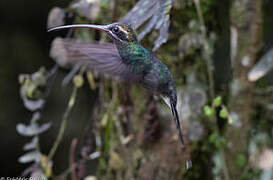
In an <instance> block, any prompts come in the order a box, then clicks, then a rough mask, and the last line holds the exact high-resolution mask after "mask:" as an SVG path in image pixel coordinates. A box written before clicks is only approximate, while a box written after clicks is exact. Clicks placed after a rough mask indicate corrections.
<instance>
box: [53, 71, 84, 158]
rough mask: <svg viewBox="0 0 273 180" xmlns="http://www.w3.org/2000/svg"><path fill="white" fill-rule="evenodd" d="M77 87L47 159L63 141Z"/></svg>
mask: <svg viewBox="0 0 273 180" xmlns="http://www.w3.org/2000/svg"><path fill="white" fill-rule="evenodd" d="M84 70H85V68H84V67H83V68H81V71H80V75H82V74H83V72H84ZM78 88H79V87H77V86H75V85H74V88H73V92H72V94H71V96H70V98H69V101H68V106H67V108H66V111H65V113H64V115H63V120H62V123H61V127H60V130H59V133H58V136H57V139H56V141H55V142H54V145H53V146H52V148H51V149H50V151H49V154H48V158H49V159H52V158H53V156H54V154H55V152H56V150H57V148H58V146H59V144H60V142H61V141H62V139H63V136H64V130H65V128H66V123H67V119H68V116H69V113H70V111H71V109H72V107H73V106H74V104H75V100H76V96H77V90H78Z"/></svg>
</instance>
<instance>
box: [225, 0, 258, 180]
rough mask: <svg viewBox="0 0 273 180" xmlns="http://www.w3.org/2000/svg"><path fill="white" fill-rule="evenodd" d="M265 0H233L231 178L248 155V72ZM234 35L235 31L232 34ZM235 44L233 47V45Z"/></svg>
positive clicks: (255, 53)
mask: <svg viewBox="0 0 273 180" xmlns="http://www.w3.org/2000/svg"><path fill="white" fill-rule="evenodd" d="M261 8H262V0H256V1H253V0H244V1H242V0H241V1H237V0H233V1H232V6H231V24H232V28H234V29H233V30H234V33H235V34H236V33H237V37H238V39H237V42H238V44H237V46H236V47H235V48H236V49H233V52H237V53H236V55H235V57H234V62H233V81H232V84H231V93H230V99H229V110H230V113H231V116H232V117H233V124H234V125H232V126H228V128H227V131H226V138H227V139H228V145H230V146H229V149H228V150H227V165H228V169H229V174H230V176H231V179H238V178H240V177H241V175H242V172H243V170H244V168H245V165H246V164H245V163H244V161H245V160H244V159H247V150H248V137H249V134H250V131H251V115H252V112H253V111H254V110H253V106H252V105H253V83H252V82H250V81H248V79H247V73H248V71H249V70H250V68H251V67H252V66H253V63H254V62H255V60H256V59H257V56H258V52H259V47H260V46H259V45H260V43H261V42H260V41H261V39H262V38H261V29H260V28H261V27H262V26H261V22H262V15H261ZM233 35H234V34H233ZM233 48H234V47H233Z"/></svg>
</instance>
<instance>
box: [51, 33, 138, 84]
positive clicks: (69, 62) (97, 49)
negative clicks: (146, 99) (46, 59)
mask: <svg viewBox="0 0 273 180" xmlns="http://www.w3.org/2000/svg"><path fill="white" fill-rule="evenodd" d="M50 56H51V57H52V58H53V59H55V60H56V62H57V63H58V64H59V65H61V66H75V65H80V66H85V67H86V68H87V69H89V70H92V71H95V72H98V73H100V74H104V75H105V74H107V75H109V76H110V77H111V78H114V79H119V80H126V81H131V82H135V83H136V82H138V80H139V79H140V76H138V75H136V74H133V73H132V72H130V68H129V67H128V65H126V64H125V63H123V61H122V59H121V57H120V55H119V53H118V50H117V49H116V47H115V45H114V44H110V43H104V44H99V43H97V42H95V43H85V42H81V41H79V40H74V39H62V38H56V39H55V40H54V41H53V43H52V46H51V50H50Z"/></svg>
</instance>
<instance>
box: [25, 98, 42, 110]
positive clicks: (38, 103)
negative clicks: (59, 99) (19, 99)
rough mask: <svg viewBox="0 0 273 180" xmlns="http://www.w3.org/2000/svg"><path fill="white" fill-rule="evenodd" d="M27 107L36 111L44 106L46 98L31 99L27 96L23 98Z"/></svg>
mask: <svg viewBox="0 0 273 180" xmlns="http://www.w3.org/2000/svg"><path fill="white" fill-rule="evenodd" d="M23 101H24V105H25V107H26V108H27V109H28V110H30V111H36V110H38V109H41V108H42V107H43V106H44V103H45V100H43V99H38V100H29V99H27V98H23Z"/></svg>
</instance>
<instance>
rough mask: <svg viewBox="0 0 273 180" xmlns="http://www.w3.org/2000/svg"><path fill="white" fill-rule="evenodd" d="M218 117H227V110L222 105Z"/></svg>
mask: <svg viewBox="0 0 273 180" xmlns="http://www.w3.org/2000/svg"><path fill="white" fill-rule="evenodd" d="M219 115H220V117H221V118H223V119H226V118H228V111H227V108H225V107H223V108H222V109H221V111H220V113H219Z"/></svg>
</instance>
